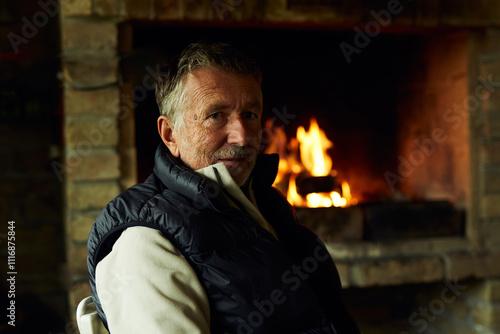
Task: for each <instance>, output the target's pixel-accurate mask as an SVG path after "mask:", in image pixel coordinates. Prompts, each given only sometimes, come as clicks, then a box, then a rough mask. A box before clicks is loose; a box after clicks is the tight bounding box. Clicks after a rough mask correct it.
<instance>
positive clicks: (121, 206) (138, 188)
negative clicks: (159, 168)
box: [100, 174, 164, 219]
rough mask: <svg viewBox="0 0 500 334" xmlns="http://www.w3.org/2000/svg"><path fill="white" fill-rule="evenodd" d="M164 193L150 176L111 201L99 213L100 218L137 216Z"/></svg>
mask: <svg viewBox="0 0 500 334" xmlns="http://www.w3.org/2000/svg"><path fill="white" fill-rule="evenodd" d="M163 191H164V189H163V187H162V186H161V184H160V183H159V180H158V179H157V178H156V177H155V176H154V174H152V175H151V176H150V177H149V178H148V179H147V180H146V181H145V182H142V183H138V184H135V185H133V186H132V187H130V188H128V189H126V190H125V191H123V192H122V193H120V194H119V195H118V196H116V197H115V198H114V199H113V200H111V201H110V202H109V203H108V204H107V205H106V206H105V207H104V209H103V210H102V211H101V215H100V216H103V215H104V216H113V218H115V219H118V218H121V219H123V218H124V217H123V216H137V215H138V214H139V213H140V211H141V210H142V208H143V207H144V206H145V205H146V204H147V203H148V202H150V201H152V200H154V198H156V197H157V196H158V195H159V194H161V193H162V192H163Z"/></svg>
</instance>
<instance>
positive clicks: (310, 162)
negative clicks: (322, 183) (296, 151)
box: [297, 117, 333, 176]
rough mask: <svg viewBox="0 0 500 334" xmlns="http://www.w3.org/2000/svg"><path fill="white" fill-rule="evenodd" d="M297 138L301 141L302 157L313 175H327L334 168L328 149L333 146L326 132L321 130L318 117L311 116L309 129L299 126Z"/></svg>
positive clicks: (303, 162)
mask: <svg viewBox="0 0 500 334" xmlns="http://www.w3.org/2000/svg"><path fill="white" fill-rule="evenodd" d="M297 139H298V141H299V142H300V159H301V160H302V164H304V166H305V167H306V169H307V170H308V171H309V172H310V173H311V175H312V176H326V175H328V174H330V172H331V170H332V159H331V158H330V157H329V156H328V154H327V153H326V150H327V149H329V148H330V147H332V146H333V143H332V142H331V141H329V140H328V138H327V137H326V135H325V132H324V131H323V130H321V129H320V128H319V126H318V122H316V118H314V117H313V118H311V125H310V126H309V131H307V132H306V130H305V129H304V127H302V126H299V128H298V129H297Z"/></svg>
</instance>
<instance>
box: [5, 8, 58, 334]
mask: <svg viewBox="0 0 500 334" xmlns="http://www.w3.org/2000/svg"><path fill="white" fill-rule="evenodd" d="M58 50H59V26H58V21H57V18H54V17H51V16H50V15H48V14H46V13H45V12H43V11H42V9H41V8H40V7H39V6H38V5H37V3H36V2H33V1H24V0H20V1H17V2H6V1H5V2H2V4H0V254H1V259H2V266H1V268H2V270H1V273H0V277H1V284H0V286H1V297H0V300H1V301H2V309H3V310H4V313H3V315H2V320H1V321H0V331H1V332H2V333H11V332H18V333H21V332H22V333H30V332H31V333H34V332H39V333H49V332H50V331H57V332H58V331H62V330H64V328H65V324H66V316H67V293H66V287H65V284H64V283H65V281H64V273H65V268H66V267H65V261H66V256H65V252H64V232H63V228H64V226H63V217H62V214H61V212H62V208H63V200H64V198H63V194H62V191H63V189H62V184H61V183H60V182H59V179H58V178H57V175H56V174H55V173H54V171H53V169H52V163H60V147H61V135H60V133H61V124H60V119H61V108H60V87H59V83H58V81H57V71H58V68H59V59H58ZM9 221H14V222H15V223H14V229H13V231H14V232H15V240H12V239H10V240H7V233H8V231H9V230H8V229H7V228H8V226H9V225H8V222H9ZM11 232H12V231H11ZM8 241H11V242H14V244H15V255H14V256H15V261H14V270H10V271H13V272H16V273H17V274H15V275H14V276H15V285H11V284H9V283H8V282H7V280H6V279H7V278H8V277H9V278H10V277H12V275H10V274H7V272H10V271H9V270H8V267H7V263H8V262H7V256H8V255H9V256H12V254H8V252H7V249H8V246H10V247H12V244H8V243H7V242H8ZM8 291H9V295H11V296H12V293H13V294H15V297H8ZM12 301H14V302H15V320H14V319H12V318H10V319H9V318H7V317H6V314H7V312H5V310H6V309H7V307H8V306H10V304H9V303H11V302H12ZM10 320H14V324H15V327H14V326H10V325H7V322H8V321H10ZM16 330H17V331H16Z"/></svg>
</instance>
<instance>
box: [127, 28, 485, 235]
mask: <svg viewBox="0 0 500 334" xmlns="http://www.w3.org/2000/svg"><path fill="white" fill-rule="evenodd" d="M123 29H124V30H127V31H132V35H133V41H134V46H133V49H132V51H131V53H130V54H128V55H127V56H126V58H125V61H124V65H123V66H124V68H125V69H126V70H125V72H126V73H130V72H133V70H132V71H131V69H134V68H135V69H136V70H138V72H137V74H135V76H136V77H137V78H138V79H136V80H135V81H133V84H134V86H136V87H137V86H138V85H141V80H142V78H141V73H143V72H144V69H145V68H149V69H153V68H155V67H158V66H159V65H158V64H161V63H162V62H164V61H165V59H166V58H168V57H169V56H173V55H174V54H175V53H176V52H178V51H179V50H180V49H181V48H182V47H184V46H185V45H186V44H187V43H188V42H189V41H191V42H192V41H196V40H199V39H207V38H208V39H212V40H218V41H225V42H229V43H231V44H234V45H235V46H236V47H239V48H240V49H242V50H243V51H244V52H246V53H248V54H250V55H251V56H252V57H253V58H255V59H256V60H257V61H258V63H259V65H260V66H261V67H262V70H263V73H264V84H263V94H264V116H263V118H264V120H265V122H266V123H267V124H268V127H267V128H265V130H264V131H263V145H262V149H263V151H269V152H271V151H272V150H269V146H273V147H275V146H276V145H274V144H275V143H273V138H274V140H276V133H274V134H273V131H274V130H277V129H279V130H280V131H282V132H283V133H284V135H286V136H287V137H288V138H292V137H295V136H296V131H297V128H298V127H299V126H304V127H305V128H306V129H307V128H308V127H309V121H310V119H311V118H312V117H314V118H315V119H317V120H318V123H319V125H320V127H321V129H322V130H323V131H324V133H325V134H326V136H327V137H328V139H329V140H330V141H331V142H332V144H331V145H330V146H332V148H331V149H329V150H328V151H327V154H328V156H330V157H331V160H332V164H333V168H332V169H333V170H332V173H335V177H334V179H335V180H336V184H335V185H334V187H333V188H332V189H331V190H334V188H335V187H336V188H340V185H341V182H348V184H349V186H350V190H351V194H352V197H353V198H354V199H356V202H358V203H359V204H358V205H357V206H356V207H353V208H350V209H340V208H332V209H319V210H317V209H302V208H299V207H300V206H302V205H296V206H298V208H297V210H298V214H299V217H300V218H301V221H302V222H303V223H304V224H306V226H308V227H310V228H311V229H313V230H314V231H315V232H317V233H318V234H319V235H320V236H321V237H322V238H323V239H324V241H333V240H335V241H349V242H352V241H361V240H387V239H395V240H397V239H402V238H406V239H412V238H430V237H443V236H464V234H465V224H466V219H467V209H468V208H469V207H470V182H471V180H470V166H469V159H470V154H469V144H468V143H469V141H470V138H469V130H468V129H469V116H468V114H467V113H469V111H466V110H469V107H470V106H469V104H470V103H474V101H475V100H471V99H470V98H469V96H468V95H467V94H468V93H467V92H468V91H467V85H468V56H469V55H468V48H467V34H466V33H465V32H464V31H463V29H451V30H447V31H434V30H433V31H426V30H418V29H415V31H408V30H405V31H397V30H396V31H393V32H391V33H388V34H383V35H379V36H377V39H373V41H372V42H371V43H370V45H369V46H368V47H366V48H365V49H363V50H362V52H361V53H359V54H357V57H356V58H354V57H353V59H350V62H348V61H347V59H346V58H345V55H344V54H343V53H342V52H341V50H340V49H339V47H338V46H339V45H340V44H341V43H343V42H344V41H349V40H352V39H353V38H355V33H354V32H349V31H345V30H334V29H330V30H324V29H315V28H308V29H299V28H297V27H287V28H276V27H268V28H253V29H235V28H234V27H233V28H232V29H227V28H220V27H203V28H201V27H192V26H168V25H167V26H157V25H149V24H135V25H132V26H129V27H127V28H126V29H125V28H123ZM152 31H155V34H154V35H153V34H152V33H151V32H152ZM174 32H175V34H174ZM151 36H155V38H153V39H152V38H151ZM156 36H164V39H158V38H157V37H156ZM142 75H143V74H142ZM487 93H488V91H487V90H486V89H479V94H487ZM479 98H481V99H482V98H483V95H478V98H476V100H478V99H479ZM478 101H479V100H478ZM146 115H147V116H148V117H145V116H146ZM157 115H158V111H157V108H156V106H155V102H154V94H153V92H152V90H149V91H148V95H147V97H144V99H143V100H142V101H138V107H137V109H136V133H137V136H136V138H137V147H138V150H137V152H138V155H139V158H138V162H139V163H138V165H137V168H138V173H139V180H144V179H145V178H146V177H147V175H148V174H149V173H150V172H151V170H152V165H151V164H152V161H153V159H152V156H153V154H154V149H155V147H156V144H157V143H158V142H159V139H158V136H157V134H156V130H155V118H156V117H157ZM288 144H290V143H288ZM301 146H303V145H301ZM288 147H289V145H288ZM274 153H281V158H282V160H283V161H282V163H283V162H284V161H285V160H286V155H287V154H289V155H291V152H290V150H289V149H287V148H286V147H281V148H279V149H278V150H275V151H274ZM284 155H285V157H284ZM146 161H147V162H148V163H146ZM332 173H330V170H329V171H327V174H328V175H330V176H331V175H332ZM289 177H290V175H288V176H287V180H286V181H288V179H289ZM302 179H303V178H302ZM300 180H301V178H300V177H299V179H298V181H300ZM308 181H309V183H311V182H313V183H314V180H313V179H312V178H309V180H308ZM321 184H323V185H324V184H325V183H324V182H323V181H321V180H319V181H316V185H318V186H321ZM277 186H278V188H280V189H281V190H282V191H283V192H284V193H285V194H286V192H287V189H288V187H287V185H286V184H283V183H278V184H277ZM299 186H300V184H299ZM304 186H305V187H307V182H306V183H305V184H304V182H302V189H304ZM299 188H300V187H299ZM310 192H314V189H311V190H310ZM290 202H291V203H292V204H294V203H293V201H290ZM321 231H328V232H321ZM325 233H327V234H325ZM332 238H333V239H332Z"/></svg>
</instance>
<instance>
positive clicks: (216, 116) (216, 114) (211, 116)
mask: <svg viewBox="0 0 500 334" xmlns="http://www.w3.org/2000/svg"><path fill="white" fill-rule="evenodd" d="M220 117H221V114H220V112H215V113H213V114H211V115H210V116H208V118H212V119H219V118H220Z"/></svg>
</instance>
